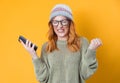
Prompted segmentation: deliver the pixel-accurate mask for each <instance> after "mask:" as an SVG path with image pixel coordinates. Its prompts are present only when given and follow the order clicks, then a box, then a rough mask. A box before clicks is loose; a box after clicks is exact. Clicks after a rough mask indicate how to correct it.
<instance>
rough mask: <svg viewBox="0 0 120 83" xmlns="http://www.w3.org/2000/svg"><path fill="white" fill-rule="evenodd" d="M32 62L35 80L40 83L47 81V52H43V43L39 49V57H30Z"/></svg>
mask: <svg viewBox="0 0 120 83" xmlns="http://www.w3.org/2000/svg"><path fill="white" fill-rule="evenodd" d="M32 62H33V66H34V72H35V75H36V78H37V80H38V81H39V82H40V83H47V81H48V78H49V71H48V62H47V53H46V52H45V44H44V45H43V46H42V49H41V57H40V58H39V57H38V58H36V59H32Z"/></svg>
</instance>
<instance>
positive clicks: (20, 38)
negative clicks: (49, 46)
mask: <svg viewBox="0 0 120 83" xmlns="http://www.w3.org/2000/svg"><path fill="white" fill-rule="evenodd" d="M20 40H22V41H23V43H24V44H26V38H24V37H23V36H21V35H20V36H19V38H18V41H19V42H20ZM32 45H33V43H31V47H32ZM37 48H38V47H37V46H36V45H35V46H34V50H35V51H36V50H37Z"/></svg>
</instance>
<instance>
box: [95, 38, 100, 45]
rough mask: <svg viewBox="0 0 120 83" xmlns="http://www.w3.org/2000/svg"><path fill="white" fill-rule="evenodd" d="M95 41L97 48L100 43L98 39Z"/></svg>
mask: <svg viewBox="0 0 120 83" xmlns="http://www.w3.org/2000/svg"><path fill="white" fill-rule="evenodd" d="M95 40H96V42H97V46H99V45H100V41H99V40H98V38H96V39H95Z"/></svg>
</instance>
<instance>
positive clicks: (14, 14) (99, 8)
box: [0, 0, 120, 83]
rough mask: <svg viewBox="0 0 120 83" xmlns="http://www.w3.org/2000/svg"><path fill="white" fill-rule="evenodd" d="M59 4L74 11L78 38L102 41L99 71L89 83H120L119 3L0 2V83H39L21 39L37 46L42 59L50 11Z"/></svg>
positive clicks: (87, 0) (70, 0) (68, 0)
mask: <svg viewBox="0 0 120 83" xmlns="http://www.w3.org/2000/svg"><path fill="white" fill-rule="evenodd" d="M57 3H65V4H67V5H69V6H70V7H71V8H72V10H73V15H74V20H75V23H76V30H77V32H78V33H79V35H82V36H85V37H87V38H88V39H89V41H90V40H91V39H93V38H96V37H99V38H100V39H101V40H102V41H103V46H102V47H100V48H99V49H98V50H97V59H98V62H99V67H98V70H97V71H96V73H95V74H94V75H93V76H92V77H91V78H90V79H88V80H87V83H120V44H119V43H120V1H119V0H61V1H60V0H0V83H38V82H37V80H36V78H35V74H34V71H33V64H32V62H31V57H30V55H29V53H28V52H27V51H26V50H25V49H24V48H23V46H22V45H21V44H20V43H19V42H18V36H19V35H23V36H25V37H26V38H28V39H29V40H31V41H32V42H34V43H35V44H37V46H38V47H39V48H38V50H37V53H38V54H39V55H40V50H41V45H42V44H43V43H44V42H45V41H47V36H46V33H47V31H48V24H47V23H48V20H49V14H50V10H51V8H52V7H53V6H54V5H55V4H57ZM73 71H74V70H73Z"/></svg>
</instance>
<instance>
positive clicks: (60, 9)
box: [50, 4, 73, 20]
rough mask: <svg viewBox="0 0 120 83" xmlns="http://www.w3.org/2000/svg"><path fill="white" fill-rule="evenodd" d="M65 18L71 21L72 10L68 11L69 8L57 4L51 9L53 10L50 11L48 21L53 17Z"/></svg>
mask: <svg viewBox="0 0 120 83" xmlns="http://www.w3.org/2000/svg"><path fill="white" fill-rule="evenodd" d="M59 15H61V16H65V17H67V18H69V19H70V20H73V16H72V10H71V9H70V7H69V6H67V5H65V4H57V5H55V6H54V7H53V9H52V10H51V13H50V20H51V19H52V18H53V17H55V16H59Z"/></svg>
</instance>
